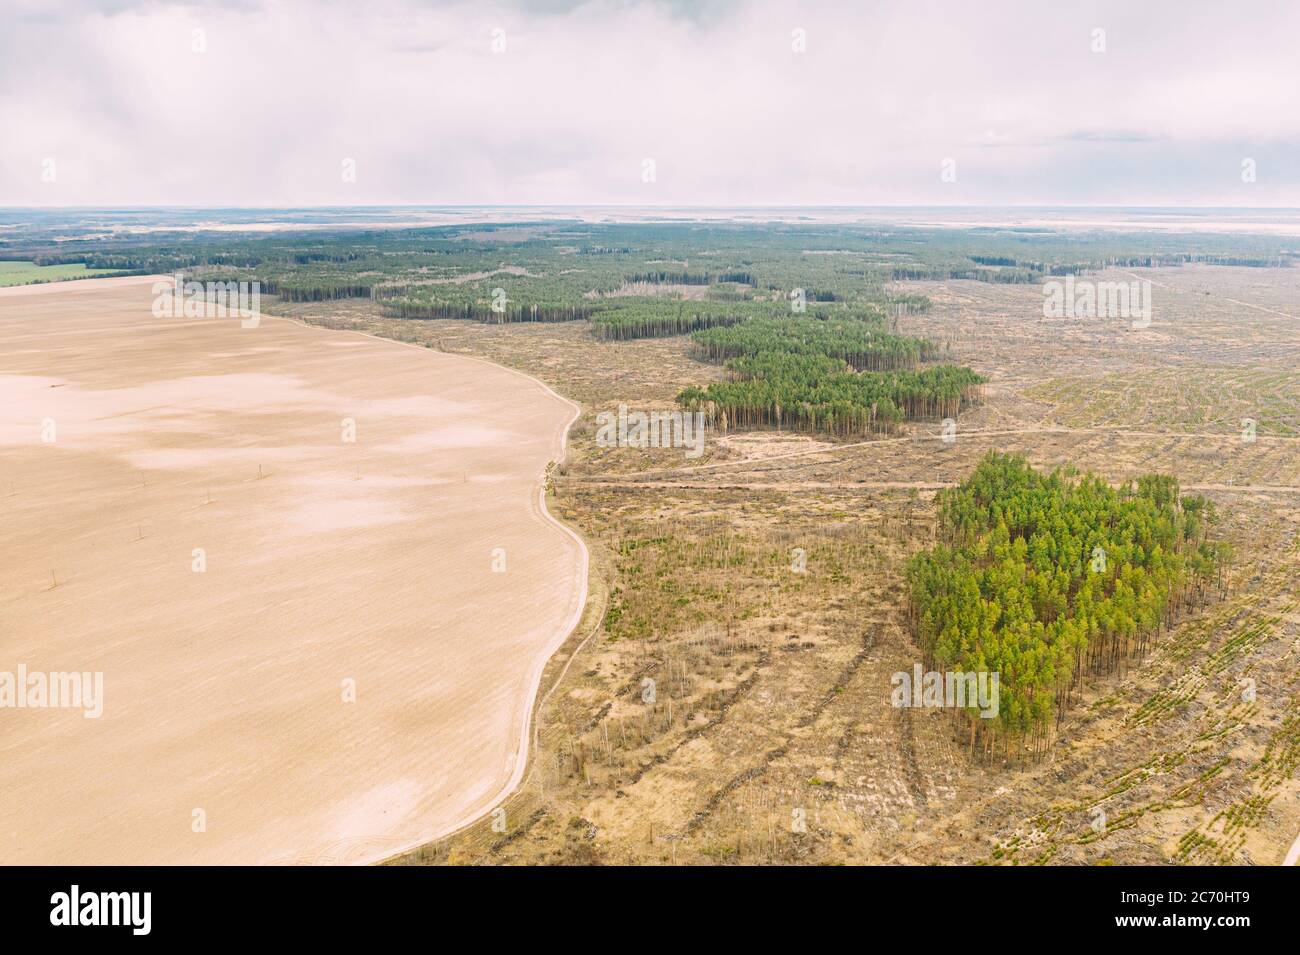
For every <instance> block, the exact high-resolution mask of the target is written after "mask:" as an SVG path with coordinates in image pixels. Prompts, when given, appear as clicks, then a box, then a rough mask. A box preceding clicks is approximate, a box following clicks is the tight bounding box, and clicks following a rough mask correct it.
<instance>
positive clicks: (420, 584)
mask: <svg viewBox="0 0 1300 955" xmlns="http://www.w3.org/2000/svg"><path fill="white" fill-rule="evenodd" d="M150 282H151V280H150V279H145V280H144V281H143V282H141V281H139V280H135V281H132V280H122V281H116V282H112V283H104V282H89V281H88V282H80V283H76V284H75V285H71V284H70V285H65V286H60V287H58V288H56V287H54V286H43V287H39V288H38V289H36V290H34V291H29V290H23V289H18V290H7V291H6V293H4V294H0V356H3V358H0V402H2V403H3V407H4V409H5V413H4V416H3V418H2V419H0V452H2V453H3V457H4V463H5V467H4V472H3V482H2V484H0V514H2V517H0V581H3V593H2V595H0V670H4V671H9V672H14V671H16V669H17V667H18V665H19V664H26V665H27V667H28V668H29V670H33V671H45V672H49V671H67V670H77V671H102V672H103V673H104V681H105V687H104V697H105V700H104V712H103V715H102V717H100V718H99V719H86V718H84V717H83V715H82V713H81V711H79V710H68V709H34V708H28V709H5V710H4V711H3V715H2V717H0V860H3V861H4V862H8V863H46V864H73V863H77V864H100V863H181V862H184V863H218V862H219V863H248V862H253V863H263V862H344V861H347V862H353V861H370V860H374V859H377V858H382V857H384V856H387V855H391V854H392V853H394V852H396V851H399V850H401V849H402V848H403V847H405V846H410V845H414V844H418V843H419V842H420V841H421V840H422V839H426V838H428V837H429V836H430V834H434V833H438V832H446V831H450V830H453V829H455V828H457V827H458V826H460V825H461V824H462V823H463V822H464V821H466V820H467V819H472V818H475V817H477V816H479V815H481V814H482V813H484V812H486V811H487V810H488V809H489V808H491V806H493V805H495V803H496V802H497V801H498V799H499V796H500V794H501V793H502V792H503V791H505V790H507V789H509V788H512V786H513V780H514V779H517V777H518V776H519V775H520V774H521V773H522V769H523V765H522V762H521V760H520V758H519V754H520V743H521V741H523V740H525V739H526V732H527V715H528V708H529V706H530V705H531V700H532V697H533V693H534V690H535V687H536V684H537V681H538V680H539V678H540V675H541V668H542V666H543V665H544V664H545V662H546V661H547V660H548V659H549V658H550V657H551V655H552V654H553V653H554V651H555V650H556V648H557V646H558V644H559V643H560V642H562V641H563V640H564V639H565V637H566V636H567V635H568V633H569V632H570V630H571V629H572V627H573V625H574V624H575V623H576V619H577V614H578V613H579V612H580V610H581V603H582V597H583V596H584V594H585V590H586V558H585V552H584V548H583V546H582V545H581V543H580V542H579V541H578V540H577V539H576V538H574V537H573V536H571V535H570V534H569V533H568V532H567V531H565V530H564V529H562V528H560V527H558V526H557V525H556V524H555V523H554V522H552V521H551V520H550V519H549V518H547V517H546V516H545V514H544V512H543V510H542V506H541V499H540V494H539V491H540V486H541V481H542V474H543V470H544V468H545V467H546V465H547V462H548V461H550V460H552V459H554V458H558V457H560V456H561V454H562V451H561V447H562V438H563V435H564V432H565V429H566V428H567V426H568V423H569V420H570V418H571V417H572V413H573V411H572V406H571V405H570V404H569V403H568V402H566V401H564V400H562V399H560V398H558V397H556V396H555V395H553V394H552V393H551V392H549V391H548V390H547V389H545V388H544V387H543V386H541V385H540V384H539V383H537V382H535V381H532V380H530V379H528V378H526V377H524V376H521V375H518V374H516V373H514V372H511V371H508V370H506V369H502V368H499V367H496V366H493V365H490V364H487V363H484V362H479V361H470V360H466V359H464V358H456V357H452V356H448V355H441V354H438V353H436V352H433V351H430V350H427V349H417V348H404V347H400V346H398V345H395V344H394V343H392V342H388V341H382V340H378V339H373V338H366V337H363V336H359V335H350V334H344V333H338V332H328V331H322V330H320V329H315V328H310V327H305V326H302V325H299V324H296V323H293V322H289V321H285V320H283V319H273V318H264V319H263V321H262V324H261V326H260V327H258V328H255V329H254V328H248V329H246V328H241V327H240V324H239V321H238V320H237V319H213V320H198V319H158V318H154V317H152V316H151V314H150V303H151V291H150ZM345 418H351V419H353V420H354V421H355V424H356V440H355V443H349V442H346V441H345V440H344V430H343V423H344V419H345ZM46 419H50V421H52V422H53V423H54V426H55V432H54V440H53V441H51V442H48V443H47V442H43V441H42V440H41V437H42V426H43V423H45V421H46ZM196 548H201V549H202V550H203V551H204V552H205V553H204V558H205V560H206V569H205V570H203V572H196V571H195V569H194V567H195V563H194V562H195V556H194V550H195V549H196ZM495 548H501V549H502V550H503V552H504V555H505V560H506V564H505V571H504V572H500V573H497V572H494V571H493V569H492V565H493V557H494V554H493V551H494V549H495ZM347 681H355V684H354V685H355V702H348V701H346V699H345V683H346V682H347ZM195 810H202V812H203V813H204V814H205V823H206V828H205V831H202V832H196V831H194V828H195V826H194V820H195V817H194V812H195Z"/></svg>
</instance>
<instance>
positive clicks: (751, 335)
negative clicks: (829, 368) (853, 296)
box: [691, 314, 937, 371]
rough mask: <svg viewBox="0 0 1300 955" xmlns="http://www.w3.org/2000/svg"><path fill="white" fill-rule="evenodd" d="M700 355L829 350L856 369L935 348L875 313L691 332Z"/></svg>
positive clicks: (910, 360)
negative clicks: (897, 332) (893, 329)
mask: <svg viewBox="0 0 1300 955" xmlns="http://www.w3.org/2000/svg"><path fill="white" fill-rule="evenodd" d="M691 341H692V349H693V351H694V353H695V354H696V356H697V357H699V358H702V359H703V360H705V361H710V362H714V363H715V364H721V363H722V362H725V361H726V360H727V359H728V358H738V357H741V356H745V355H756V354H758V353H760V352H790V353H794V354H812V355H827V356H829V357H831V358H838V359H840V360H841V361H844V362H846V363H847V364H849V365H851V366H852V367H853V368H854V369H856V370H858V371H893V370H899V369H914V368H916V366H917V365H918V364H919V363H920V362H922V361H925V360H927V359H930V358H933V357H935V356H936V354H937V348H936V346H935V345H934V343H933V342H930V341H928V340H926V339H923V338H910V337H907V336H903V335H895V334H893V333H891V332H888V331H886V330H885V323H884V321H883V320H881V319H880V318H879V317H877V316H876V315H874V314H872V315H871V316H870V317H867V318H859V319H853V318H818V317H815V316H814V317H795V316H791V317H785V318H755V319H753V320H751V321H748V322H745V323H743V324H740V325H735V326H732V327H728V328H711V329H708V330H706V331H703V332H699V333H697V334H695V335H693V336H691Z"/></svg>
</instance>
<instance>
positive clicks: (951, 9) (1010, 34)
mask: <svg viewBox="0 0 1300 955" xmlns="http://www.w3.org/2000/svg"><path fill="white" fill-rule="evenodd" d="M0 22H3V24H4V28H3V29H2V30H0V206H30V205H39V206H78V205H95V206H104V205H182V206H221V205H230V206H304V205H354V204H355V205H368V204H375V205H388V204H428V205H454V204H467V205H477V204H501V205H529V204H545V205H555V204H580V205H591V204H610V205H624V204H626V205H641V206H645V205H652V206H653V205H665V206H683V205H688V206H780V205H790V206H807V205H1076V204H1077V205H1091V204H1096V205H1142V206H1159V205H1175V206H1215V205H1227V206H1300V47H1298V46H1297V38H1300V3H1295V2H1257V3H1251V2H1242V3H1233V4H1225V3H1221V2H1196V0H1177V2H1170V0H1143V2H1141V3H1133V2H1074V0H1053V2H1043V0H1033V2H1031V0H1024V2H1021V0H1007V2H999V0H985V2H969V0H951V2H927V0H899V2H895V0H882V2H872V0H858V2H851V0H840V2H802V3H790V2H781V0H717V2H683V0H678V2H659V0H623V2H614V0H596V2H588V3H580V2H564V0H543V2H532V3H526V2H522V0H520V2H497V0H473V2H446V3H444V2H418V0H364V2H331V0H318V2H315V3H308V2H305V0H274V2H266V0H235V2H209V3H169V2H156V0H155V2H143V3H141V2H133V0H98V2H94V0H80V2H78V0H66V2H63V0H0Z"/></svg>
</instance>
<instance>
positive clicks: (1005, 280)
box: [890, 265, 1042, 285]
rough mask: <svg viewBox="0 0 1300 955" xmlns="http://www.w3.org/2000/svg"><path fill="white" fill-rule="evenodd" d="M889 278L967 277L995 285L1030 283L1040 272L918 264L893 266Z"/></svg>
mask: <svg viewBox="0 0 1300 955" xmlns="http://www.w3.org/2000/svg"><path fill="white" fill-rule="evenodd" d="M890 278H891V280H892V281H895V282H902V281H911V282H918V281H923V282H946V281H955V280H958V279H969V280H972V281H975V282H990V283H993V284H996V285H1030V284H1033V283H1034V282H1041V281H1042V274H1041V273H1040V272H1036V271H1033V270H1031V269H1022V268H1017V269H993V268H984V269H960V268H929V267H918V266H903V265H899V266H894V268H893V270H892V271H891V272H890Z"/></svg>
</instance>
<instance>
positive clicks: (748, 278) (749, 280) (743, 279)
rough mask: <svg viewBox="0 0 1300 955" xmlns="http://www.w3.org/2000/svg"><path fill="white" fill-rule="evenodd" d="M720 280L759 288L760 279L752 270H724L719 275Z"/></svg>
mask: <svg viewBox="0 0 1300 955" xmlns="http://www.w3.org/2000/svg"><path fill="white" fill-rule="evenodd" d="M718 281H719V282H733V283H735V284H736V285H748V286H751V287H752V288H758V279H757V278H755V277H754V275H753V273H750V272H723V273H721V274H720V275H719V276H718Z"/></svg>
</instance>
